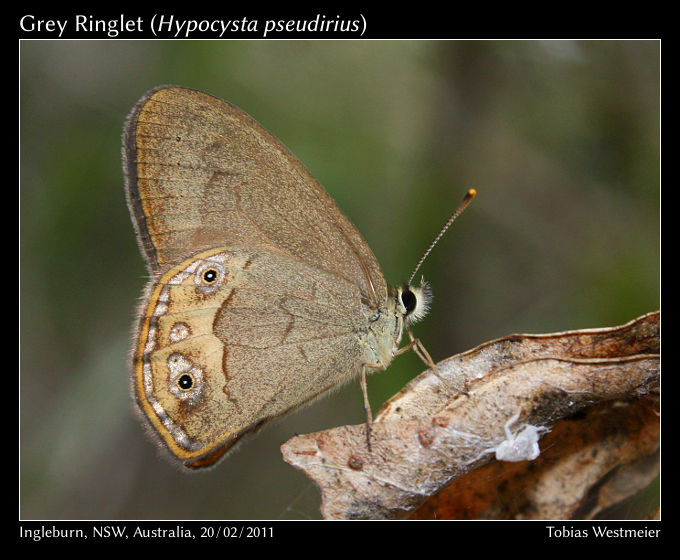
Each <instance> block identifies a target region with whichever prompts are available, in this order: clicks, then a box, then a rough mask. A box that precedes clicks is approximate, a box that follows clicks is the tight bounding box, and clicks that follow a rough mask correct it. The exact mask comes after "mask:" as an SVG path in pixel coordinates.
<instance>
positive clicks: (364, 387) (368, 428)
mask: <svg viewBox="0 0 680 560" xmlns="http://www.w3.org/2000/svg"><path fill="white" fill-rule="evenodd" d="M359 380H360V382H361V391H362V393H363V394H364V408H365V409H366V446H367V447H368V451H369V452H370V451H371V426H372V425H373V413H372V412H371V403H370V401H369V400H368V387H367V385H366V366H365V365H363V366H361V376H360V377H359Z"/></svg>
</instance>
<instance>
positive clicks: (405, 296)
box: [397, 279, 432, 323]
mask: <svg viewBox="0 0 680 560" xmlns="http://www.w3.org/2000/svg"><path fill="white" fill-rule="evenodd" d="M431 301H432V288H431V287H430V285H429V284H428V283H427V282H425V280H424V279H421V280H420V285H419V286H411V285H409V284H403V285H402V286H399V288H397V308H398V309H399V311H400V312H401V314H402V315H403V316H404V317H405V318H406V320H407V321H408V322H409V323H415V322H417V321H420V320H421V319H422V318H423V317H425V315H427V314H428V312H429V311H430V302H431Z"/></svg>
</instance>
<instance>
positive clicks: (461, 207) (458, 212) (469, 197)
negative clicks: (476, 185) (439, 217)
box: [408, 189, 477, 286]
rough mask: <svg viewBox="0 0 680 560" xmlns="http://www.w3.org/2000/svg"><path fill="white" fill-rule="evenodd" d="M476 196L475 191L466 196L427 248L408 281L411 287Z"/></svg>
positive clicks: (472, 190) (471, 190)
mask: <svg viewBox="0 0 680 560" xmlns="http://www.w3.org/2000/svg"><path fill="white" fill-rule="evenodd" d="M476 194H477V191H476V190H475V189H470V190H469V191H468V192H467V193H466V194H465V197H464V198H463V201H462V202H461V203H460V204H459V205H458V208H456V211H455V212H454V213H453V214H451V217H450V218H449V219H448V220H447V221H446V223H445V224H444V227H443V228H442V229H441V231H440V232H439V233H438V234H437V237H435V238H434V241H433V242H432V243H430V246H429V247H428V248H427V251H425V254H424V255H423V256H422V257H421V259H420V260H419V261H418V264H417V265H416V268H415V269H414V270H413V274H411V278H409V280H408V285H409V286H410V285H411V282H413V278H414V276H415V275H416V272H418V269H419V268H420V265H422V264H423V262H424V261H425V259H426V258H427V256H428V255H429V254H430V251H432V249H434V246H435V245H436V244H437V243H438V242H439V240H440V239H441V238H442V236H443V235H444V234H445V233H446V230H447V229H449V227H450V226H451V224H452V223H453V222H454V220H455V219H456V218H457V217H458V216H460V215H461V214H462V213H463V210H465V209H466V208H467V207H468V205H469V204H470V203H471V202H472V199H473V198H474V197H475V195H476Z"/></svg>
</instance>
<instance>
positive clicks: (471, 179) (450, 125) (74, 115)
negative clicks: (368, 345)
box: [19, 41, 660, 519]
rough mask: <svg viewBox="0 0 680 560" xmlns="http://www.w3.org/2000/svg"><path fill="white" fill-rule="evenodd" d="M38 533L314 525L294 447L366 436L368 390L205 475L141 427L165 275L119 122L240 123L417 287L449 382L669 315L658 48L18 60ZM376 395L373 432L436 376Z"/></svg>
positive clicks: (310, 48)
mask: <svg viewBox="0 0 680 560" xmlns="http://www.w3.org/2000/svg"><path fill="white" fill-rule="evenodd" d="M20 79H21V82H20V87H21V89H20V111H21V113H20V149H21V152H20V172H21V185H20V264H21V282H20V297H21V300H20V321H21V322H20V331H19V332H20V359H21V369H20V517H21V518H23V519H206V518H212V519H278V518H283V519H290V518H296V519H308V518H319V511H318V507H319V502H320V499H319V495H318V492H317V490H316V487H315V486H313V485H312V484H311V483H310V482H307V480H306V479H305V477H304V476H303V475H302V474H301V473H299V472H298V471H296V470H294V469H293V468H292V467H290V466H289V465H287V464H285V463H284V462H283V461H282V460H281V455H280V451H279V446H280V445H281V444H282V443H283V442H285V441H286V440H288V439H289V438H290V437H292V436H293V435H294V434H295V433H296V432H299V433H309V432H312V431H316V430H320V429H325V428H329V427H332V426H336V425H342V424H359V423H361V422H363V421H364V411H363V405H362V399H361V390H360V388H359V384H358V382H357V383H352V384H350V385H348V386H346V387H344V388H342V389H340V390H338V391H336V392H334V393H333V394H332V395H330V396H329V397H328V398H325V399H322V400H320V401H317V402H316V403H315V404H314V405H312V406H311V407H308V408H306V409H304V410H302V411H300V412H297V413H295V414H292V415H289V417H287V418H285V419H284V420H282V421H279V422H276V423H274V424H272V425H270V426H268V427H267V428H266V429H264V430H263V431H261V432H260V433H259V434H257V435H256V436H254V437H251V438H248V439H247V440H246V441H245V442H244V443H243V444H241V446H240V448H238V450H237V451H235V452H234V453H232V454H231V455H230V456H229V457H227V459H225V460H223V461H222V462H221V463H219V464H218V466H217V467H216V468H214V469H212V470H210V471H207V472H200V473H193V474H187V473H185V472H183V471H181V470H180V469H179V468H178V467H176V466H174V465H173V464H172V463H171V462H170V461H169V460H167V459H166V457H165V456H163V455H162V454H161V453H160V452H159V451H158V450H157V448H156V447H155V445H154V444H153V443H152V442H151V440H150V439H149V438H148V437H147V435H146V434H145V433H144V430H143V429H142V427H141V425H140V424H139V423H138V421H137V418H136V416H135V412H134V410H133V406H132V399H131V397H130V389H129V377H128V370H129V361H128V353H129V350H130V346H131V327H132V323H133V319H134V316H135V309H136V306H137V302H138V300H139V297H140V295H141V293H142V289H143V287H144V285H145V282H146V270H145V266H144V262H143V260H142V257H141V255H140V253H139V250H138V247H137V243H136V241H135V238H134V234H133V228H132V225H131V222H130V218H129V216H128V210H127V207H126V205H125V199H124V195H123V176H122V171H121V164H120V148H121V140H120V138H121V132H122V126H123V121H124V119H125V117H126V115H127V113H128V111H129V110H130V109H131V108H132V106H133V105H134V104H135V102H136V101H137V99H138V98H139V97H140V96H141V95H142V94H143V93H144V92H146V91H147V90H148V89H150V88H151V87H153V86H156V85H159V84H164V83H174V84H180V85H185V86H189V87H192V88H196V89H202V90H205V91H207V92H209V93H212V94H214V95H216V96H218V97H222V98H224V99H227V100H229V101H231V102H232V103H234V104H236V105H238V106H239V107H241V108H243V109H244V110H246V111H247V112H248V113H250V114H251V115H252V116H253V117H254V118H255V119H257V120H258V121H259V122H260V123H262V124H263V125H264V126H265V128H267V129H269V130H270V131H271V132H273V133H274V134H275V135H276V136H278V137H279V138H280V139H281V140H282V141H283V142H284V143H285V144H286V145H287V146H288V147H289V148H290V149H291V150H292V152H293V153H295V154H296V155H297V156H298V157H299V158H300V159H301V160H302V162H303V163H305V165H306V166H307V167H308V168H309V169H310V170H311V172H312V174H313V175H314V176H315V177H317V178H318V179H319V180H320V181H321V183H322V184H323V185H324V186H325V187H326V188H327V190H328V191H329V192H330V193H331V195H332V196H333V197H334V198H335V199H336V201H337V202H338V204H339V205H340V207H341V208H342V209H343V210H344V211H345V212H346V213H347V214H348V216H349V217H350V219H351V220H352V221H353V222H354V224H355V225H356V226H357V227H358V229H359V230H360V231H361V232H362V234H363V235H364V238H365V239H366V240H367V241H368V243H369V245H370V246H371V247H372V248H373V251H374V252H375V254H376V256H377V258H378V260H379V262H380V263H381V265H382V267H383V271H384V273H385V276H386V278H387V279H388V281H389V282H391V283H397V282H402V281H404V280H405V279H407V278H408V276H409V274H410V272H411V270H412V268H413V266H414V265H415V263H416V262H417V260H418V259H419V258H420V256H421V254H422V252H423V251H424V250H425V248H426V247H427V245H428V244H429V242H430V241H431V240H432V238H433V236H434V235H435V234H436V233H437V231H438V230H439V228H440V227H441V225H442V224H443V223H444V221H445V220H446V219H447V217H448V215H449V213H450V212H451V211H452V210H453V208H454V207H455V206H456V205H457V204H458V202H459V200H460V199H461V197H462V196H463V194H464V193H465V191H466V189H468V188H470V187H474V188H476V189H477V190H478V196H477V198H476V199H475V200H474V202H473V204H472V205H471V206H470V208H469V209H468V210H467V211H466V212H465V213H464V214H463V216H462V217H461V218H460V219H459V220H458V222H457V223H456V225H454V227H453V228H452V230H450V232H449V233H448V234H447V236H446V237H445V238H444V239H443V240H442V241H441V243H440V245H439V246H438V247H437V248H436V249H435V250H434V251H433V253H432V255H431V256H430V258H429V260H428V261H427V262H426V264H425V265H424V267H423V269H422V273H423V274H424V276H425V278H426V279H427V280H429V281H430V282H431V284H432V287H433V290H434V296H435V297H434V305H433V309H432V312H431V313H430V315H429V317H427V318H426V319H425V320H424V321H423V322H422V323H420V324H418V325H416V326H415V332H416V333H417V335H418V336H419V337H420V338H421V339H422V340H423V342H424V343H425V345H426V347H427V348H428V350H429V352H430V353H431V354H432V356H433V358H434V359H435V360H441V359H443V358H445V357H447V356H450V355H452V354H456V353H458V352H461V351H464V350H467V349H470V348H472V347H474V346H476V345H478V344H480V343H482V342H484V341H487V340H490V339H493V338H497V337H501V336H504V335H507V334H511V333H517V332H530V333H544V332H553V331H561V330H566V329H576V328H583V327H603V326H614V325H618V324H621V323H625V322H627V321H629V320H631V319H633V318H634V317H637V316H638V315H641V314H643V313H645V312H648V311H652V310H655V309H658V308H659V306H660V154H659V143H660V44H659V42H658V41H507V42H506V41H492V42H489V41H346V42H342V41H271V42H269V41H22V42H21V44H20ZM423 369H424V366H423V364H422V363H421V362H420V361H419V359H418V358H417V357H416V356H415V355H413V354H412V353H407V354H406V355H405V356H402V357H399V358H397V359H396V360H395V362H394V364H393V365H392V366H391V367H390V368H389V369H388V370H387V371H386V372H384V373H377V374H375V375H373V376H371V377H370V378H369V392H370V395H371V399H372V403H373V408H374V411H377V410H378V408H379V407H380V405H381V403H382V402H384V400H385V399H387V398H388V397H389V396H390V395H391V394H393V393H394V392H396V391H397V390H398V389H399V388H401V386H402V385H403V384H404V383H405V382H406V381H408V380H409V379H411V378H412V377H414V376H415V375H417V374H418V373H420V372H421V371H422V370H423Z"/></svg>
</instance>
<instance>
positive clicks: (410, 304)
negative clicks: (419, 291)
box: [401, 286, 418, 315]
mask: <svg viewBox="0 0 680 560" xmlns="http://www.w3.org/2000/svg"><path fill="white" fill-rule="evenodd" d="M401 303H402V304H403V305H404V309H406V315H408V314H409V313H411V312H412V311H413V310H414V309H415V308H416V305H417V304H418V300H417V298H416V295H415V294H414V293H413V292H412V291H411V289H410V288H409V286H404V288H403V290H402V292H401Z"/></svg>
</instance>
